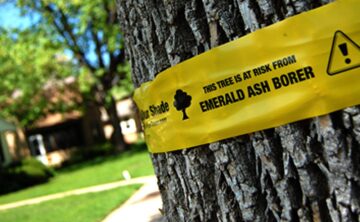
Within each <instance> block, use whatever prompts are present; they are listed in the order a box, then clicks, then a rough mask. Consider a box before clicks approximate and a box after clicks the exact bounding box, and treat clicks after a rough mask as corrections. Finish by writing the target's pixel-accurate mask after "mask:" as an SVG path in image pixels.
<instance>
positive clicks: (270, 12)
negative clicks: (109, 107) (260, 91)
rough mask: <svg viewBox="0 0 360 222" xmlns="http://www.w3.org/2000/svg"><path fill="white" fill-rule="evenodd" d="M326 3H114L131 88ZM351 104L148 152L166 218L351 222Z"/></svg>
mask: <svg viewBox="0 0 360 222" xmlns="http://www.w3.org/2000/svg"><path fill="white" fill-rule="evenodd" d="M328 2H330V0H319V1H308V0H276V1H274V0H251V1H250V0H242V1H230V0H217V1H212V0H203V1H200V0H186V1H185V0H184V1H176V0H170V1H159V0H149V1H139V0H127V1H124V0H118V6H117V7H118V11H119V15H120V17H121V19H120V22H121V26H122V28H123V30H124V31H125V34H124V35H125V42H126V46H127V52H128V55H129V56H130V59H131V65H132V72H133V75H132V78H133V81H134V83H135V85H136V87H139V86H140V84H142V83H144V82H146V81H150V80H152V79H153V78H154V77H155V75H156V74H157V73H159V72H160V71H162V70H164V69H166V68H168V67H170V66H172V65H175V64H177V63H179V62H181V61H184V60H186V59H188V58H191V57H193V56H195V55H197V54H200V53H202V52H204V51H206V50H209V49H210V48H213V47H215V46H218V45H220V44H223V43H225V42H228V41H231V40H233V39H236V38H238V37H241V36H244V35H246V34H248V33H250V32H253V31H255V30H257V29H259V28H261V27H265V26H267V25H270V24H272V23H276V22H278V21H280V20H283V19H286V18H287V17H290V16H293V15H295V14H298V13H301V12H304V11H307V10H311V9H313V8H315V7H318V6H320V5H322V4H325V3H328ZM359 117H360V107H358V106H357V107H351V108H347V109H345V110H342V111H339V112H334V113H331V114H329V115H325V116H321V117H317V118H313V119H308V120H304V121H300V122H296V123H292V124H287V125H284V126H280V127H277V128H274V129H269V130H265V131H259V132H255V133H251V134H248V135H244V136H239V137H236V138H230V139H227V140H223V141H218V142H215V143H211V144H209V145H204V146H201V147H197V148H195V149H191V148H190V149H185V150H182V151H175V152H169V153H163V154H155V155H152V160H153V164H154V166H155V172H156V175H157V177H158V184H159V188H160V191H161V195H162V199H163V203H164V207H163V211H164V213H165V216H166V218H167V219H168V221H176V222H179V221H359V220H360V218H359V215H360V167H359V164H358V162H359V160H360V152H359V149H360V146H359V144H360V134H359V132H360V118H359Z"/></svg>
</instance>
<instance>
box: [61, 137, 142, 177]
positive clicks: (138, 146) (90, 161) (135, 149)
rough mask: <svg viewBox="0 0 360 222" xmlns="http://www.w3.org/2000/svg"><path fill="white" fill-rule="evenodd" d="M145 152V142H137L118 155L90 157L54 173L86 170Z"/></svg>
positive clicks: (69, 164) (67, 165)
mask: <svg viewBox="0 0 360 222" xmlns="http://www.w3.org/2000/svg"><path fill="white" fill-rule="evenodd" d="M146 150H147V146H146V144H145V142H138V143H135V144H131V145H130V148H129V149H128V150H126V151H124V152H120V153H116V152H114V153H111V154H107V155H101V156H96V157H92V158H85V159H83V160H80V161H76V162H71V163H68V164H66V165H65V166H63V167H61V168H59V169H57V170H56V171H58V172H61V173H69V172H73V171H76V170H80V169H83V168H86V167H89V166H94V165H98V164H102V163H104V162H107V161H111V160H115V159H119V158H126V157H130V156H132V155H134V154H137V153H140V152H144V151H146Z"/></svg>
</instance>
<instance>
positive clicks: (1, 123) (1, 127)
mask: <svg viewBox="0 0 360 222" xmlns="http://www.w3.org/2000/svg"><path fill="white" fill-rule="evenodd" d="M8 130H10V131H14V130H16V126H15V125H14V124H12V123H9V122H7V121H5V120H3V119H0V132H2V131H8Z"/></svg>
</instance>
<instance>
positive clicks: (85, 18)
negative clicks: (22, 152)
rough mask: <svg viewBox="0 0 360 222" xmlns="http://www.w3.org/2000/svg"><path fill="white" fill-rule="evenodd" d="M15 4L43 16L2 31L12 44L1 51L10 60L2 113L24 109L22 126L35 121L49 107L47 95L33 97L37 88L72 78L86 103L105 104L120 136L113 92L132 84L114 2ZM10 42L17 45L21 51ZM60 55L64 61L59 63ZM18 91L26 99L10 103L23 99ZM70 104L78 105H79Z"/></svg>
mask: <svg viewBox="0 0 360 222" xmlns="http://www.w3.org/2000/svg"><path fill="white" fill-rule="evenodd" d="M12 2H15V4H16V5H17V7H19V8H20V9H21V12H22V14H23V15H24V16H36V17H38V18H39V19H37V20H36V22H35V23H34V24H32V26H31V27H27V28H25V29H22V30H11V31H7V32H6V35H2V36H5V37H4V39H3V40H2V41H6V43H4V44H6V45H8V46H9V47H10V48H12V49H11V50H10V51H11V52H12V54H11V56H9V55H10V54H9V53H10V52H8V51H7V50H6V49H1V50H2V51H1V53H2V54H1V55H0V57H1V58H0V59H1V60H4V61H5V60H6V62H7V64H8V65H5V66H2V67H1V68H0V75H4V76H5V75H6V79H9V81H11V82H12V83H11V84H10V83H9V81H4V82H3V83H1V84H2V85H0V90H1V91H4V92H6V93H3V94H2V95H3V96H2V97H1V99H0V104H1V105H2V106H3V107H5V108H6V109H4V111H1V112H2V115H3V116H9V115H10V114H11V113H13V114H14V111H18V112H20V111H21V115H20V114H18V115H16V117H17V118H18V119H19V120H21V121H22V123H23V124H28V123H31V121H33V120H35V119H36V118H38V117H39V116H41V114H43V113H44V112H48V111H49V110H51V109H50V108H46V107H47V106H48V105H49V104H48V102H47V101H45V98H46V97H44V96H39V98H38V99H34V98H37V97H36V96H35V95H39V94H41V93H39V92H40V91H41V89H42V88H43V87H44V84H46V83H47V82H48V81H49V80H51V79H53V78H60V79H61V78H62V79H64V78H66V77H68V76H73V77H75V78H76V83H77V84H78V88H79V90H80V91H81V95H82V98H83V101H84V104H86V103H87V102H91V103H95V104H96V105H97V106H99V107H100V106H105V108H106V110H107V112H108V116H109V117H110V122H111V124H112V125H113V127H114V129H115V130H114V134H117V135H115V137H116V136H117V137H119V133H121V129H120V126H119V119H118V117H117V114H116V108H114V104H115V98H114V96H115V97H117V98H118V97H120V96H122V95H124V94H128V93H129V92H131V91H132V84H131V81H130V71H129V69H130V68H129V65H128V64H127V62H126V60H125V54H124V47H123V41H122V36H121V32H120V28H119V25H118V21H117V13H116V7H115V5H114V4H115V1H113V0H84V1H79V0H70V1H67V0H51V1H50V0H32V1H28V0H16V1H12ZM9 19H11V18H9ZM4 33H5V31H4ZM14 36H15V38H14ZM4 44H3V45H4ZM10 45H11V46H10ZM12 45H16V47H17V49H15V48H16V47H15V48H14V47H13V46H12ZM61 56H63V57H64V58H66V59H65V60H66V61H61V58H60V57H61ZM15 60H16V62H14V61H15ZM65 63H66V65H64V64H65ZM14 64H16V65H14ZM55 73H56V74H55ZM17 84H21V85H24V86H21V87H20V86H18V85H17ZM18 89H21V90H18ZM18 95H21V96H20V97H21V98H23V100H21V102H18V103H16V105H13V106H9V104H10V103H9V102H10V101H14V97H16V98H20V97H19V96H18ZM26 98H27V99H28V100H27V101H26ZM30 98H31V99H30ZM19 101H20V100H19ZM34 103H36V104H34ZM72 105H74V106H72ZM70 106H71V107H73V108H74V107H76V104H70ZM30 107H31V108H30ZM53 107H54V108H55V107H56V108H57V109H58V110H60V111H63V110H66V109H67V108H69V107H68V106H67V107H64V104H63V103H62V104H57V105H53ZM85 107H86V105H85ZM92 107H93V106H92ZM26 109H28V110H26ZM85 109H86V108H85Z"/></svg>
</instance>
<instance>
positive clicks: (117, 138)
mask: <svg viewBox="0 0 360 222" xmlns="http://www.w3.org/2000/svg"><path fill="white" fill-rule="evenodd" d="M92 90H93V91H92V92H93V94H94V98H91V99H95V100H96V103H97V104H98V106H100V107H104V108H105V111H106V113H107V115H108V117H109V123H110V124H111V126H112V128H113V133H112V135H111V138H110V142H111V143H112V145H113V146H114V147H115V150H116V151H117V152H122V151H124V150H125V149H126V148H127V144H126V142H125V140H124V135H123V134H122V130H121V126H120V118H119V115H118V111H117V109H116V101H115V99H114V97H113V96H110V103H108V104H107V103H106V95H107V94H108V93H109V90H110V87H105V89H104V88H103V87H102V86H94V88H93V89H92Z"/></svg>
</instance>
